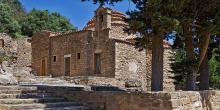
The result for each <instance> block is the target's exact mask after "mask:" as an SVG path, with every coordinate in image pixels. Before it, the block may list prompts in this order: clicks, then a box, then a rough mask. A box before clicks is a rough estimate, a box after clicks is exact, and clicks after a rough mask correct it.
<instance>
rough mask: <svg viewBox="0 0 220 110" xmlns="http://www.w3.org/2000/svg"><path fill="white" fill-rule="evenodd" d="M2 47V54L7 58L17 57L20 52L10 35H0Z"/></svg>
mask: <svg viewBox="0 0 220 110" xmlns="http://www.w3.org/2000/svg"><path fill="white" fill-rule="evenodd" d="M0 39H1V41H0V42H1V47H0V49H1V50H0V51H1V52H0V53H1V54H4V55H7V56H16V55H17V51H18V44H17V42H16V41H15V40H14V39H12V38H11V37H10V36H9V35H8V34H5V33H0Z"/></svg>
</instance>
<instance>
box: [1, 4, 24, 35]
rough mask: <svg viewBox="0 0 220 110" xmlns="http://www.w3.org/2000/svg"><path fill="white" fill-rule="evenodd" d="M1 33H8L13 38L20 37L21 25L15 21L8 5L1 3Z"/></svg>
mask: <svg viewBox="0 0 220 110" xmlns="http://www.w3.org/2000/svg"><path fill="white" fill-rule="evenodd" d="M0 33H8V34H10V35H11V36H12V37H13V38H16V37H18V36H20V25H19V23H18V22H17V20H16V19H14V17H13V14H12V11H11V9H10V7H9V6H8V5H5V4H1V3H0Z"/></svg>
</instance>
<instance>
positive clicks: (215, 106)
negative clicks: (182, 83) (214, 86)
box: [55, 88, 220, 110]
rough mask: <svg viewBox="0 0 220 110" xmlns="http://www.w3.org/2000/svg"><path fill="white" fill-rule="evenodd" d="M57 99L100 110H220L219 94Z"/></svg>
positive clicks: (97, 94)
mask: <svg viewBox="0 0 220 110" xmlns="http://www.w3.org/2000/svg"><path fill="white" fill-rule="evenodd" d="M55 94H56V95H57V96H64V97H66V98H67V99H69V100H72V101H77V102H82V103H88V104H92V105H94V106H99V107H101V108H103V110H220V91H211V90H210V91H176V92H147V93H140V92H130V93H129V92H126V91H68V90H67V89H65V90H64V89H58V88H56V91H55Z"/></svg>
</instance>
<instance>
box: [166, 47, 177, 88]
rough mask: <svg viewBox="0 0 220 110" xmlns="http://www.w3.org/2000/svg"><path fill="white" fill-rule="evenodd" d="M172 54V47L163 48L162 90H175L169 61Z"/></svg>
mask: <svg viewBox="0 0 220 110" xmlns="http://www.w3.org/2000/svg"><path fill="white" fill-rule="evenodd" d="M171 55H172V49H171V48H165V49H164V57H163V66H164V67H163V72H164V81H163V90H164V91H175V85H174V79H173V77H174V73H172V69H171V66H170V64H171V63H172V62H171V61H170V58H171Z"/></svg>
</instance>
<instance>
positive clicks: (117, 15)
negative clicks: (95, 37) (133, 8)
mask: <svg viewBox="0 0 220 110" xmlns="http://www.w3.org/2000/svg"><path fill="white" fill-rule="evenodd" d="M104 9H109V8H104ZM109 10H110V11H111V24H112V25H116V24H121V25H125V24H126V23H125V21H124V20H125V18H126V16H125V14H123V13H121V12H119V11H114V10H112V9H109ZM94 27H95V17H93V18H92V19H91V20H89V21H88V22H87V23H86V26H85V27H84V30H88V29H91V28H94Z"/></svg>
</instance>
